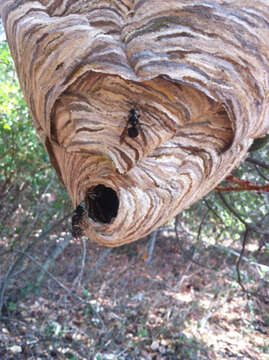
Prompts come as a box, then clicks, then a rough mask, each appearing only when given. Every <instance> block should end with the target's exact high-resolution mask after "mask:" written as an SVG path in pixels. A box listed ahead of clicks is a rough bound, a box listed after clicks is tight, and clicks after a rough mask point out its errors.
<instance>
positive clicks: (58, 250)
mask: <svg viewBox="0 0 269 360" xmlns="http://www.w3.org/2000/svg"><path fill="white" fill-rule="evenodd" d="M70 239H72V236H71V235H68V236H66V237H65V238H64V239H63V241H61V242H60V243H59V244H58V245H57V247H56V248H55V249H54V251H53V253H52V254H50V255H49V256H48V258H47V260H46V261H45V263H44V265H43V266H42V270H41V271H40V273H39V275H38V276H37V280H36V283H37V286H41V284H42V282H43V281H44V278H45V273H46V271H48V269H49V267H50V264H51V263H52V262H53V261H55V260H56V259H57V257H58V256H59V255H60V254H61V253H62V252H63V251H64V249H65V248H66V247H67V246H68V244H69V241H70Z"/></svg>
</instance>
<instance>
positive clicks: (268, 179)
mask: <svg viewBox="0 0 269 360" xmlns="http://www.w3.org/2000/svg"><path fill="white" fill-rule="evenodd" d="M255 170H256V171H257V173H258V174H259V175H260V177H261V178H262V179H263V180H265V181H269V178H268V177H267V176H265V175H264V174H263V173H262V172H261V170H260V169H259V167H258V166H257V165H255Z"/></svg>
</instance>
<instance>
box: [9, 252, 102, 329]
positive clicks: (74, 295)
mask: <svg viewBox="0 0 269 360" xmlns="http://www.w3.org/2000/svg"><path fill="white" fill-rule="evenodd" d="M16 252H17V253H21V254H23V255H24V256H26V257H27V258H28V259H30V260H31V261H32V262H33V263H35V264H36V266H38V267H39V268H40V269H41V270H42V271H44V272H45V273H46V274H47V275H48V276H49V277H50V278H51V279H52V280H54V281H55V282H56V283H57V284H58V285H59V286H60V287H61V288H62V289H64V290H65V291H66V292H67V294H68V295H69V296H73V297H74V298H76V299H78V300H80V301H81V302H82V303H87V304H88V305H89V306H90V307H91V310H92V312H93V313H94V314H95V316H97V317H98V319H99V320H100V322H101V324H102V325H103V327H105V324H104V322H103V319H102V318H101V317H100V315H99V314H98V312H97V311H95V309H94V308H93V307H92V306H91V304H89V303H88V301H86V300H84V299H83V298H81V297H80V296H79V295H77V294H76V293H74V292H73V291H72V290H70V289H68V288H67V287H66V286H65V285H64V284H63V283H62V282H61V281H59V280H58V279H57V278H56V277H55V276H53V275H52V274H51V273H50V272H49V271H48V270H46V269H44V268H43V266H42V265H41V264H40V263H39V262H38V261H37V260H36V259H35V258H33V257H32V256H31V255H29V254H26V253H24V252H23V251H19V250H18V251H16Z"/></svg>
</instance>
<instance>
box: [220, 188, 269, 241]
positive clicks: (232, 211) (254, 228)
mask: <svg viewBox="0 0 269 360" xmlns="http://www.w3.org/2000/svg"><path fill="white" fill-rule="evenodd" d="M218 195H219V197H220V198H221V200H222V202H223V203H224V204H225V205H226V207H227V208H228V209H229V210H230V212H231V213H232V214H233V215H234V216H235V217H236V218H237V219H238V220H240V221H241V223H242V224H244V225H245V227H246V228H247V229H249V230H252V231H254V232H256V233H258V234H268V235H269V230H262V229H261V228H258V227H257V226H255V225H253V224H249V223H247V222H246V221H245V220H244V219H242V217H241V215H239V214H238V212H237V211H236V210H235V209H234V208H233V207H232V206H231V205H230V204H229V203H228V201H227V200H226V199H225V197H224V196H223V194H222V193H221V192H218Z"/></svg>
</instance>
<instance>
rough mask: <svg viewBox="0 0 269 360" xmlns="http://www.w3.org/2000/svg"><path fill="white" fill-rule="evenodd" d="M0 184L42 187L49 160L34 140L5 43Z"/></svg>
mask: <svg viewBox="0 0 269 360" xmlns="http://www.w3.org/2000/svg"><path fill="white" fill-rule="evenodd" d="M0 134H1V136H0V168H1V172H0V181H4V179H6V178H8V179H9V180H10V181H11V182H14V181H15V178H16V179H17V182H19V181H24V182H30V183H31V184H32V186H33V188H34V190H37V189H38V186H39V185H40V184H41V183H42V173H40V171H38V169H40V168H43V167H44V163H46V162H47V163H48V157H47V155H46V153H45V151H44V149H43V146H42V144H41V143H40V141H39V140H38V139H37V135H36V132H35V130H34V128H33V125H32V122H31V118H30V115H29V112H28V109H27V107H26V103H25V101H24V99H23V96H22V93H21V91H20V86H19V83H18V80H17V76H16V73H15V69H14V64H13V61H12V59H11V57H10V53H9V50H8V46H7V43H6V42H1V43H0Z"/></svg>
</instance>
